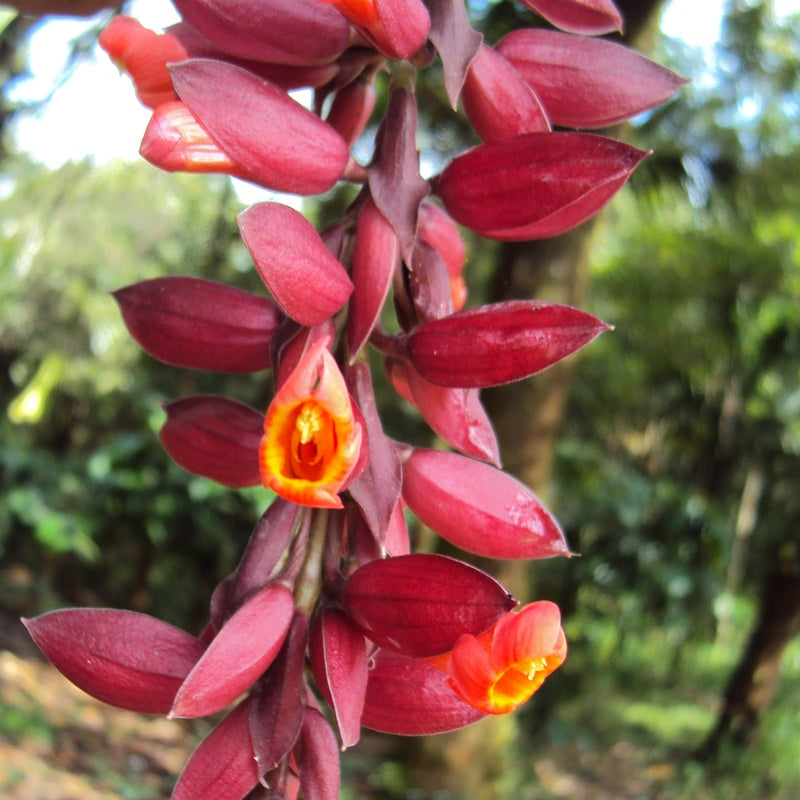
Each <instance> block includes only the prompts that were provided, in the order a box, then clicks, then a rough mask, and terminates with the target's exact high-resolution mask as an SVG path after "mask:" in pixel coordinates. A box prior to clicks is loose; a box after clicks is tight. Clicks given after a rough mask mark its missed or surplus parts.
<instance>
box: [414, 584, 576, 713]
mask: <svg viewBox="0 0 800 800" xmlns="http://www.w3.org/2000/svg"><path fill="white" fill-rule="evenodd" d="M566 657H567V640H566V638H565V637H564V631H563V630H562V628H561V613H560V611H559V610H558V606H557V605H555V603H550V602H548V601H547V600H542V601H539V602H538V603H531V604H530V605H527V606H525V607H524V608H523V609H522V610H521V611H509V612H508V613H507V614H504V615H503V616H502V617H500V619H499V620H498V621H497V623H496V624H495V625H494V627H492V628H490V629H489V630H488V631H485V632H484V633H482V634H480V635H479V636H471V635H470V634H464V635H463V636H461V637H460V638H459V640H458V641H457V642H456V646H455V647H454V648H453V650H452V651H451V652H450V653H446V654H445V655H443V656H438V657H437V658H434V659H430V660H429V663H431V664H433V666H435V667H438V668H439V669H442V670H444V671H445V672H447V674H448V675H449V679H448V684H449V685H450V687H451V688H452V689H453V691H454V692H455V693H456V694H457V695H458V696H459V697H460V698H461V699H462V700H464V701H465V702H466V703H469V705H471V706H473V708H477V709H479V710H480V711H483V712H485V713H487V714H507V713H508V712H509V711H513V710H514V709H515V708H516V707H517V706H519V705H521V704H522V703H524V702H525V701H526V700H528V698H529V697H530V696H531V695H532V694H533V693H534V692H535V691H536V690H537V689H538V688H539V687H540V686H541V685H542V683H544V679H545V678H546V677H547V676H548V675H549V674H550V673H551V672H553V670H555V669H557V668H558V667H559V666H561V664H562V663H563V662H564V659H565V658H566Z"/></svg>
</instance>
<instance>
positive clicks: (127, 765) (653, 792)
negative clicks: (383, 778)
mask: <svg viewBox="0 0 800 800" xmlns="http://www.w3.org/2000/svg"><path fill="white" fill-rule="evenodd" d="M199 725H200V727H199V726H198V724H197V723H194V724H192V723H188V722H182V721H172V720H167V719H164V718H156V717H147V716H144V715H141V714H135V713H132V712H128V711H122V710H118V709H114V708H111V707H109V706H107V705H105V704H103V703H100V702H98V701H96V700H94V699H92V698H91V697H89V696H88V695H86V694H84V693H83V692H81V691H80V690H79V689H77V688H75V687H74V686H72V684H70V683H69V682H68V681H66V680H65V679H64V678H63V677H62V676H61V675H60V674H59V673H58V672H57V671H56V670H55V669H54V668H53V667H51V666H50V665H49V664H47V663H46V662H43V661H41V660H39V659H38V658H36V657H35V656H34V655H33V654H28V653H25V654H24V655H17V654H15V653H13V652H11V651H9V650H0V798H2V799H3V800H162V798H163V799H164V800H166V798H168V797H169V796H170V792H171V790H172V786H173V784H174V781H175V778H176V776H177V775H178V773H179V772H180V769H181V767H182V765H183V764H184V762H185V761H186V759H187V757H188V756H189V754H190V753H191V751H192V749H193V747H194V746H195V745H196V743H197V742H198V741H199V737H200V735H201V734H202V733H204V732H205V731H207V730H208V727H209V726H208V723H205V722H204V723H200V724H199ZM203 725H205V726H206V727H205V728H203V727H202V726H203ZM369 741H370V740H369V737H368V738H367V740H366V741H365V742H364V743H363V744H364V749H363V750H362V752H361V755H362V756H365V757H369V756H370V755H372V756H375V757H377V758H380V752H379V751H380V749H381V748H380V746H378V747H375V751H376V752H374V753H370V750H372V749H373V748H372V747H371V745H370V743H369ZM373 744H377V742H375V743H373ZM623 765H624V767H623ZM670 771H671V768H670V766H669V765H667V764H653V763H648V762H647V759H646V758H645V755H644V754H643V753H642V752H641V751H638V750H637V749H636V748H635V747H633V746H632V745H630V743H626V742H620V743H619V744H618V746H617V747H615V748H613V749H612V750H611V751H610V752H607V753H605V755H604V758H603V759H598V754H597V753H593V752H589V751H581V749H580V748H579V747H576V746H574V745H572V746H564V747H560V748H559V747H557V748H551V749H549V750H548V752H547V753H546V754H541V756H540V757H539V758H538V759H537V764H536V768H535V772H536V777H537V780H538V783H539V787H538V790H537V791H536V792H535V795H532V796H535V797H537V798H539V797H542V798H545V797H546V798H553V800H557V799H558V798H564V799H565V800H566V799H567V798H569V800H583V799H584V798H585V799H586V800H589V798H591V800H619V799H620V798H657V797H659V792H658V787H659V784H661V783H662V781H664V780H665V779H669V777H670ZM623 776H627V778H623ZM363 788H365V789H366V787H363ZM358 793H359V794H361V792H360V791H359V792H358ZM368 794H372V792H369V791H368ZM373 796H374V795H373Z"/></svg>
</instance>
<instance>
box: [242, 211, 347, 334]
mask: <svg viewBox="0 0 800 800" xmlns="http://www.w3.org/2000/svg"><path fill="white" fill-rule="evenodd" d="M237 221H238V223H239V230H240V232H241V234H242V239H244V243H245V245H247V249H248V250H249V251H250V255H251V256H252V257H253V261H254V263H255V265H256V269H257V270H258V274H259V275H260V276H261V278H262V279H263V281H264V283H265V284H266V286H267V288H268V289H269V290H270V292H271V293H272V295H273V297H274V298H275V299H276V300H277V302H278V304H279V305H280V307H281V308H282V309H283V310H284V311H285V312H286V313H287V314H288V315H289V316H290V317H292V319H296V320H297V321H298V322H299V323H300V324H301V325H309V326H311V325H319V324H320V323H321V322H324V321H325V320H326V319H328V317H331V316H333V315H334V314H335V313H336V312H337V311H339V309H341V308H342V306H343V305H344V304H345V303H346V302H347V298H348V297H350V294H351V293H352V291H353V284H352V282H351V281H350V278H349V277H348V275H347V272H346V271H345V269H344V267H343V266H342V265H341V264H340V263H339V262H338V261H337V260H336V259H335V258H334V257H333V256H332V255H331V254H330V252H329V251H328V249H327V247H325V244H324V243H323V241H322V239H321V238H320V237H319V234H318V233H317V232H316V230H315V229H314V226H313V225H311V223H310V222H309V221H308V220H307V219H306V218H305V217H304V216H303V215H302V214H300V213H299V212H297V211H295V210H294V209H293V208H290V207H289V206H285V205H283V204H281V203H257V204H256V205H254V206H250V208H248V209H247V210H246V211H243V212H242V213H241V214H239V215H238V217H237Z"/></svg>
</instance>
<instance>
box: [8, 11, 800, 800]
mask: <svg viewBox="0 0 800 800" xmlns="http://www.w3.org/2000/svg"><path fill="white" fill-rule="evenodd" d="M474 6H475V9H478V10H479V11H480V9H481V8H482V9H483V11H482V12H481V13H484V14H485V15H487V16H486V20H487V25H489V27H490V28H492V30H494V31H502V30H503V26H504V25H506V24H507V23H508V17H507V16H503V15H508V14H512V13H513V14H518V13H526V12H523V11H521V10H520V8H519V7H518V6H516V5H513V6H512V4H508V3H503V4H497V3H489V4H474ZM770 6H771V4H770V3H765V2H754V3H743V2H742V3H733V2H731V3H729V4H728V11H729V13H728V14H727V16H726V23H725V28H724V35H723V40H722V44H721V45H720V48H719V51H718V55H719V58H718V60H717V62H716V64H715V66H713V67H708V65H704V64H703V63H701V61H699V60H698V59H700V58H701V54H698V53H690V52H689V53H687V52H686V51H685V50H680V51H679V50H678V45H677V44H676V43H669V42H667V43H661V44H660V45H659V47H661V48H662V49H663V53H662V60H665V61H666V62H667V63H669V64H670V65H671V66H673V68H676V69H677V70H678V71H681V72H683V73H684V74H686V75H692V76H702V77H701V78H699V79H698V78H696V80H695V84H694V85H693V86H690V87H687V88H686V89H685V90H684V91H683V92H681V94H680V95H679V97H678V98H677V99H676V100H675V101H673V102H672V103H670V104H668V105H667V106H665V107H664V108H663V109H661V110H658V111H656V112H653V113H652V114H649V115H646V117H644V118H643V119H642V120H640V121H639V124H638V125H637V126H636V128H635V129H634V130H633V131H632V135H633V136H634V137H636V136H638V137H639V138H640V142H639V144H640V145H641V146H644V147H651V146H652V147H654V148H655V150H656V154H655V155H654V156H653V157H652V158H651V159H649V160H648V161H647V162H645V164H644V165H643V168H642V169H641V170H640V171H639V172H637V174H636V175H635V176H634V179H633V180H632V181H631V186H630V188H629V189H628V190H627V191H626V192H623V193H622V194H621V195H620V196H619V197H617V198H616V199H615V201H614V203H613V205H612V207H611V210H610V212H609V213H608V214H607V215H606V217H605V219H604V221H603V223H602V224H601V226H600V227H599V228H598V230H597V233H596V235H595V240H594V247H593V250H592V252H593V254H594V256H593V260H594V264H593V279H592V288H591V295H590V297H589V299H588V302H587V303H585V304H584V305H585V307H586V308H587V310H590V311H592V312H594V313H597V314H598V315H599V316H601V317H603V318H604V319H605V320H607V321H608V322H611V323H613V324H615V325H616V331H615V332H613V333H607V334H605V335H603V336H602V337H600V339H598V340H597V341H596V342H594V343H593V344H592V345H591V347H589V348H587V350H586V351H585V353H584V354H583V355H582V356H581V363H580V368H579V369H578V370H577V375H576V382H575V385H574V387H573V392H572V396H571V401H570V406H569V408H568V411H567V414H566V417H565V420H564V423H563V436H562V438H561V442H560V445H559V449H558V457H557V460H556V471H555V475H554V480H553V486H554V489H553V503H552V505H553V507H554V510H555V511H556V513H557V515H558V517H559V519H560V520H561V522H562V523H563V525H564V527H565V529H566V531H567V533H568V538H569V541H570V543H571V545H572V547H573V549H574V550H576V551H578V552H580V553H581V557H580V558H573V559H570V560H568V561H567V560H561V561H552V562H547V564H546V568H542V569H537V570H536V581H537V587H536V589H537V594H538V595H541V596H548V597H553V598H554V599H558V600H559V601H560V602H561V604H562V606H563V608H564V611H565V618H566V619H567V623H566V624H567V633H568V637H569V640H570V646H571V655H570V658H569V659H568V661H567V663H566V665H565V667H564V668H563V670H561V671H559V673H558V675H557V676H554V678H553V679H552V680H551V681H550V682H548V686H547V691H545V692H542V693H540V694H538V695H536V697H534V698H533V700H532V702H531V703H530V704H529V705H528V706H526V707H525V709H523V710H522V712H521V713H520V718H521V720H522V725H523V728H524V731H525V735H524V736H523V737H522V738H521V739H520V741H519V746H518V750H519V751H518V752H517V753H516V754H515V756H516V758H517V759H518V760H519V762H520V764H521V765H522V767H523V768H522V770H521V771H522V773H523V775H522V778H521V781H522V782H521V783H520V784H519V785H517V786H514V787H512V788H511V789H510V790H509V796H515V797H517V798H523V800H524V798H531V799H532V798H537V800H549V798H556V797H563V796H565V795H564V794H563V793H559V791H557V788H556V786H555V784H554V783H553V782H552V781H550V780H548V774H547V773H546V771H545V767H546V765H547V763H548V760H549V761H550V762H552V763H555V764H556V766H557V767H558V769H559V770H560V775H561V776H562V777H563V776H564V775H566V774H568V773H569V774H572V775H573V777H574V776H575V775H577V776H578V777H579V776H580V770H581V768H582V765H583V768H585V769H586V770H587V771H588V772H592V770H594V769H595V768H597V769H599V768H600V764H601V763H602V761H603V759H604V758H605V757H606V755H607V754H611V755H613V758H612V759H611V761H612V763H613V764H617V765H619V764H621V763H624V764H626V765H627V769H628V772H635V770H636V768H637V767H638V768H640V769H641V770H642V774H643V775H645V773H647V774H648V775H649V774H650V773H649V772H648V770H657V769H661V772H660V773H658V775H661V777H660V778H659V777H658V775H656V774H655V773H653V775H655V777H653V775H651V776H650V778H649V779H648V781H649V782H648V783H647V787H649V789H652V788H653V787H656V789H657V790H658V792H659V793H658V794H657V795H645V794H642V792H643V791H644V790H640V793H639V794H629V795H628V796H658V797H659V798H662V800H668V799H670V798H676V799H677V798H692V800H722V799H723V798H725V800H731V798H733V799H734V800H737V799H739V798H741V799H742V800H743V799H744V798H752V797H770V798H774V800H793V799H794V798H796V797H797V796H800V774H799V773H798V768H797V765H798V763H800V751H798V741H800V740H798V737H797V736H796V724H797V711H796V709H797V707H798V702H800V646H798V642H797V641H795V642H794V643H793V644H792V646H791V647H790V649H789V650H788V651H787V654H786V656H785V658H784V665H783V680H782V683H781V686H780V690H779V694H778V696H777V698H776V700H775V702H774V703H773V705H772V706H771V708H770V709H769V710H768V712H767V715H766V717H765V719H764V720H763V721H762V726H761V731H760V737H759V740H758V747H756V748H753V749H751V750H749V751H748V752H747V753H745V754H744V755H743V754H741V753H740V752H733V751H731V752H723V753H722V756H721V758H720V759H719V760H718V762H717V765H716V767H715V770H716V772H709V771H708V770H706V769H704V768H701V767H700V766H699V765H698V764H696V763H694V762H691V761H686V762H683V761H682V760H681V759H682V757H683V756H685V755H687V754H688V752H689V751H690V750H692V749H693V748H694V747H696V746H697V745H698V744H699V743H700V741H702V739H703V737H704V736H705V734H706V733H707V731H708V729H709V728H710V726H711V725H712V723H713V719H714V715H715V712H716V708H717V705H718V702H719V698H720V695H721V693H722V691H723V689H724V686H725V681H726V680H727V678H728V676H729V674H730V673H731V670H732V669H733V666H734V664H735V663H736V659H737V657H738V655H739V652H740V651H741V648H742V647H743V646H744V643H745V641H746V635H747V631H748V629H749V627H750V625H751V624H752V622H753V618H754V607H755V597H756V593H757V589H758V587H759V585H760V583H761V582H762V581H763V580H764V578H765V575H766V574H767V573H768V571H769V569H770V566H771V564H772V563H773V562H774V559H775V554H776V551H777V549H778V548H779V547H781V546H782V545H784V544H785V543H786V542H797V541H798V538H800V494H798V492H797V475H798V474H800V302H798V301H799V300H800V214H798V209H800V157H799V155H800V154H799V153H798V148H799V147H800V143H799V140H800V126H798V125H797V121H798V119H797V118H798V115H800V105H798V101H797V98H798V97H800V86H798V75H800V69H798V67H799V66H800V54H799V52H798V39H797V38H796V30H797V26H798V20H792V19H789V20H785V21H783V22H781V21H778V20H776V19H775V17H774V16H773V15H771V14H770V13H769V12H770ZM476 13H478V12H477V11H476ZM793 33H794V34H795V35H793ZM492 38H493V39H496V38H497V36H494V35H493V36H492ZM656 57H657V58H658V57H659V54H658V53H656ZM420 91H422V92H425V91H427V89H426V87H425V86H421V87H420ZM437 108H438V107H437V106H436V105H434V106H433V111H429V117H426V119H428V120H429V124H430V127H431V128H432V129H435V131H434V132H433V133H432V134H430V136H427V134H426V133H425V132H422V134H421V135H422V136H423V138H424V143H425V146H426V147H427V146H428V145H429V144H430V145H432V146H433V147H434V149H435V145H436V143H437V141H442V142H444V143H445V144H447V140H448V137H450V139H452V137H460V136H461V135H462V134H461V133H460V131H459V129H457V126H456V127H455V128H452V129H451V128H449V127H442V125H441V124H440V123H439V122H437V120H438V119H440V118H443V114H444V106H441V110H442V114H440V115H439V116H437ZM449 113H450V112H449V111H448V114H449ZM426 136H427V138H425V137H426ZM437 137H438V139H437ZM625 138H630V137H628V136H627V135H626V137H625ZM447 147H449V145H448V146H447ZM446 149H447V148H443V151H444V150H446ZM3 168H4V174H3V176H2V183H0V220H1V221H0V411H1V412H2V413H1V414H0V607H3V608H6V609H11V610H13V611H15V612H17V613H25V614H34V613H37V612H39V611H43V610H46V609H47V608H50V607H54V606H57V605H63V604H64V603H76V604H82V605H93V604H108V605H117V606H121V607H128V608H137V609H139V610H147V611H149V612H151V613H154V614H157V615H158V616H161V617H162V618H165V619H167V620H169V621H171V622H174V623H176V624H180V625H183V626H185V627H189V628H190V629H197V628H198V627H199V626H201V625H202V624H203V621H204V619H203V618H204V615H205V613H206V603H207V597H208V593H209V591H210V590H211V588H212V587H213V585H214V584H215V583H216V581H217V580H219V579H220V578H221V577H222V576H223V575H224V574H226V573H227V572H228V571H229V570H230V569H231V568H232V567H233V565H234V564H235V561H236V559H237V557H238V555H239V552H240V551H241V548H242V546H243V544H244V541H245V539H246V537H247V535H248V533H249V530H250V528H251V527H252V525H253V522H254V520H255V519H256V518H257V516H258V514H259V513H260V511H261V510H262V509H263V507H264V506H265V505H266V503H267V502H268V499H269V498H268V497H267V496H266V493H264V492H262V491H260V490H253V491H249V492H237V491H231V490H227V489H222V488H219V487H215V486H214V485H213V484H211V483H210V482H208V481H204V480H201V479H197V478H193V477H191V476H189V475H187V474H186V473H184V472H183V471H182V470H181V469H180V468H178V467H177V466H175V465H174V464H172V463H171V462H170V461H169V459H168V458H167V457H166V455H165V454H164V452H163V450H162V449H161V447H160V445H159V443H158V438H157V431H158V428H159V426H160V423H161V420H162V412H161V410H160V403H161V402H163V401H165V400H168V399H171V398H174V397H178V396H182V395H187V394H193V393H203V392H213V393H220V394H227V395H230V396H231V397H235V398H237V399H240V400H242V401H244V402H248V403H250V404H252V405H253V406H254V407H257V408H263V407H264V405H265V401H266V399H267V397H268V396H269V377H270V376H269V375H268V374H267V375H264V376H257V377H256V379H255V380H254V379H253V378H252V376H246V377H234V376H219V375H213V376H211V375H204V374H200V373H192V372H189V371H185V370H178V369H174V368H171V367H167V366H164V365H161V364H158V363H156V362H155V361H153V360H152V359H150V358H149V357H148V356H146V355H144V354H142V353H141V352H140V351H139V348H138V347H137V346H136V345H135V343H133V342H132V341H131V340H130V337H129V336H128V335H127V333H126V331H125V329H124V326H123V325H122V323H121V321H120V318H119V314H118V312H117V309H116V306H115V303H114V302H113V299H112V298H111V297H110V296H109V294H108V292H110V291H111V290H113V289H116V288H119V287H120V286H123V285H126V284H129V283H132V282H135V281H138V280H143V279H146V278H151V277H156V276H160V275H169V274H192V275H200V276H205V277H210V278H215V279H219V280H224V281H227V282H229V283H234V284H236V285H239V286H242V287H243V288H247V289H250V290H252V291H255V292H260V291H263V286H262V285H261V283H260V281H259V279H258V277H257V276H256V275H255V273H254V271H253V270H252V269H251V268H250V267H249V259H248V256H247V254H246V252H245V251H244V250H243V247H242V245H241V244H240V242H239V239H238V235H237V231H236V226H235V222H234V210H235V209H236V207H237V202H236V200H235V198H234V197H233V196H232V194H231V190H230V187H229V184H228V183H227V182H226V181H224V180H216V179H206V178H200V177H198V176H179V175H165V174H163V173H160V172H158V171H156V170H153V169H151V168H150V167H148V166H147V165H144V164H139V165H119V166H112V167H108V168H103V169H100V170H98V169H94V168H92V167H91V166H90V165H89V164H70V165H67V166H65V167H64V168H62V169H61V170H58V171H56V172H53V173H51V172H48V171H46V170H44V169H42V168H40V167H37V166H36V165H34V164H31V163H29V162H27V161H26V160H25V159H23V158H18V159H16V160H7V161H6V162H4V164H3ZM332 202H333V201H332ZM318 214H319V216H320V218H321V219H323V220H324V219H327V218H328V216H326V214H327V212H326V209H325V208H322V209H321V210H319V211H318ZM330 217H331V218H333V215H332V214H331V215H330ZM484 255H485V256H486V258H485V259H484V258H483V257H482V256H480V255H479V256H473V264H475V267H476V269H478V270H480V271H481V275H482V280H484V281H487V282H488V281H489V280H490V276H489V272H490V270H489V269H488V268H487V262H488V261H489V260H490V259H491V257H492V256H493V255H494V250H490V249H487V250H484ZM482 262H483V263H482ZM483 276H485V277H483ZM477 294H479V292H478V293H477ZM377 371H378V370H377V369H376V372H377ZM388 394H389V393H388V392H384V393H382V395H381V396H382V397H386V396H388ZM387 428H388V429H389V430H390V431H391V432H393V433H396V434H397V435H398V436H401V437H402V438H407V437H410V438H412V439H413V440H415V441H417V440H418V437H420V436H424V435H425V434H424V432H423V433H421V432H420V429H419V426H418V418H417V417H416V416H415V415H414V414H411V413H409V411H408V408H407V407H405V406H404V407H403V408H402V409H397V407H395V410H394V411H393V412H392V418H391V419H387ZM753 475H756V476H760V478H759V479H757V480H756V484H757V485H758V486H760V488H759V489H758V491H757V492H756V494H755V499H753V498H752V497H751V498H750V499H749V500H748V499H747V497H746V494H747V492H746V487H747V485H748V480H753V479H752V477H751V476H753ZM759 480H760V483H759ZM748 508H749V511H750V513H751V516H752V515H754V516H753V519H752V522H751V524H750V526H749V528H748V527H747V525H745V524H744V522H742V513H743V509H744V510H747V509H748ZM737 531H738V535H737ZM8 724H9V725H12V726H13V725H14V724H16V722H15V721H14V720H13V719H12V720H11V722H9V723H8ZM39 724H40V721H37V720H35V719H34V720H32V721H31V725H32V726H34V727H35V726H36V725H39ZM620 747H621V748H622V749H619V748H620ZM625 748H628V749H627V750H626V749H625ZM618 750H619V752H618ZM582 759H585V761H582ZM345 763H346V765H349V766H348V769H350V770H352V771H354V772H358V770H359V767H358V761H357V754H356V755H354V756H353V758H352V759H350V758H349V757H348V758H346V760H345ZM373 768H374V764H368V765H366V766H365V767H364V771H365V773H368V774H365V775H362V776H360V779H362V780H364V781H366V782H367V783H369V782H370V781H372V784H371V786H372V788H373V789H374V793H373V795H371V796H382V797H387V798H390V797H391V798H398V797H424V796H426V795H424V793H420V792H419V791H418V790H415V789H414V788H413V787H410V786H408V784H407V780H406V777H405V776H404V774H403V772H402V770H400V769H399V768H398V767H397V765H396V764H393V763H392V762H391V761H389V762H384V763H383V765H382V767H381V769H380V770H377V771H376V770H374V769H373ZM570 770H572V772H570ZM594 774H597V772H596V771H595V772H594ZM618 777H619V776H618ZM576 779H577V778H576ZM576 785H577V786H578V788H579V784H576ZM415 791H417V793H416V794H414V792H415ZM631 791H632V792H633V789H631ZM572 796H573V797H578V796H581V795H579V794H578V790H577V789H574V790H573V791H572ZM586 796H588V794H587V795H586ZM620 796H625V795H624V794H622V795H620Z"/></svg>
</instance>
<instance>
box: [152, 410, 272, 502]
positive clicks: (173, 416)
mask: <svg viewBox="0 0 800 800" xmlns="http://www.w3.org/2000/svg"><path fill="white" fill-rule="evenodd" d="M164 410H165V411H166V412H167V421H166V422H165V423H164V426H163V427H162V428H161V433H160V438H161V444H162V445H163V446H164V449H165V450H166V451H167V453H169V455H170V457H171V458H173V459H174V460H175V461H176V462H177V463H178V464H180V465H181V466H182V467H183V468H184V469H185V470H187V471H188V472H191V473H192V474H193V475H199V476H201V477H203V478H211V480H213V481H216V482H217V483H221V484H222V485H223V486H232V487H242V486H258V485H259V484H260V483H261V473H260V472H259V469H258V446H259V444H260V442H261V436H262V426H263V420H264V417H263V416H262V415H261V414H259V413H258V411H256V410H255V409H252V408H250V407H249V406H246V405H244V403H237V402H236V401H235V400H228V399H227V398H225V397H212V396H206V397H203V396H199V397H184V398H181V399H180V400H174V401H173V402H171V403H167V404H166V405H165V406H164Z"/></svg>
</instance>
